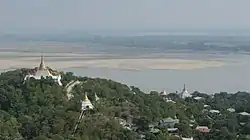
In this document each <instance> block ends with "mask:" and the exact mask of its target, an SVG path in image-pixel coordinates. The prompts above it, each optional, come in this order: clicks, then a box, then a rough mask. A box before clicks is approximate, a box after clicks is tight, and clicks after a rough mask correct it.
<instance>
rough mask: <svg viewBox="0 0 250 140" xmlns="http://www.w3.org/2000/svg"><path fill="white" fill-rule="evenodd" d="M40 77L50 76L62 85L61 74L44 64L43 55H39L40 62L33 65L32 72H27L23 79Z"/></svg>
mask: <svg viewBox="0 0 250 140" xmlns="http://www.w3.org/2000/svg"><path fill="white" fill-rule="evenodd" d="M42 77H43V78H46V77H51V78H52V79H54V80H55V82H57V83H58V84H59V85H60V86H62V83H61V75H60V74H59V73H58V72H55V71H53V70H52V69H50V68H49V67H46V66H45V63H44V58H43V56H41V62H40V65H39V67H35V68H34V69H33V70H32V72H30V73H29V74H27V75H26V76H25V78H24V81H26V80H28V79H29V78H34V79H41V78H42Z"/></svg>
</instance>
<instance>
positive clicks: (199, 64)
mask: <svg viewBox="0 0 250 140" xmlns="http://www.w3.org/2000/svg"><path fill="white" fill-rule="evenodd" d="M60 59H62V60H60ZM67 59H69V57H66V58H64V57H60V58H49V59H47V60H46V58H45V63H46V65H47V66H49V67H51V68H54V69H65V68H75V67H77V68H111V69H121V70H142V69H172V70H192V69H201V68H208V67H221V66H223V65H224V63H223V62H221V61H205V60H182V59H169V58H133V59H119V58H112V59H86V58H77V59H75V60H74V58H70V59H69V60H67ZM39 63H40V60H39V58H34V57H25V58H15V59H4V60H3V59H1V60H0V65H1V69H2V70H3V69H5V70H6V69H15V68H32V67H35V66H38V65H39Z"/></svg>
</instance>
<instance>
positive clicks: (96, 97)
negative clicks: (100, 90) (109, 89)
mask: <svg viewBox="0 0 250 140" xmlns="http://www.w3.org/2000/svg"><path fill="white" fill-rule="evenodd" d="M99 99H100V98H99V97H98V96H97V95H96V93H95V101H98V100H99Z"/></svg>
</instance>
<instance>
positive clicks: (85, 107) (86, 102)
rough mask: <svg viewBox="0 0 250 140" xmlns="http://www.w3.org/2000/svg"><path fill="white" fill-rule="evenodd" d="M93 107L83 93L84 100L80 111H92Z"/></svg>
mask: <svg viewBox="0 0 250 140" xmlns="http://www.w3.org/2000/svg"><path fill="white" fill-rule="evenodd" d="M93 108H94V106H93V105H92V103H91V102H90V100H89V98H88V96H87V93H85V95H84V99H83V101H82V110H83V111H84V110H86V109H93Z"/></svg>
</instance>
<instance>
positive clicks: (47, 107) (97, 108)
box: [0, 69, 250, 140]
mask: <svg viewBox="0 0 250 140" xmlns="http://www.w3.org/2000/svg"><path fill="white" fill-rule="evenodd" d="M28 71H29V70H28V69H18V70H14V71H8V72H5V73H1V75H0V140H64V139H65V140H138V139H146V140H178V139H181V137H186V138H189V137H193V138H195V139H200V140H245V139H248V137H249V136H250V116H249V115H241V114H239V113H242V112H245V113H247V112H250V94H249V93H246V92H238V93H235V94H229V93H225V92H221V93H216V94H214V95H213V96H209V95H207V94H204V93H199V92H194V93H192V97H188V98H186V99H181V98H180V97H179V96H178V95H177V94H176V93H170V94H168V95H167V98H168V99H171V100H172V102H166V100H164V98H163V97H162V96H161V94H160V93H158V92H157V91H152V92H150V94H145V93H144V92H142V91H141V90H140V89H139V88H136V87H133V86H132V87H129V86H127V85H125V84H121V83H118V82H115V81H112V80H107V79H100V78H89V77H77V76H74V75H73V73H71V72H67V73H64V74H63V75H62V83H63V86H59V85H58V84H57V83H55V82H54V81H53V80H52V79H50V78H49V77H48V78H47V79H41V80H35V79H30V80H28V81H26V82H24V81H23V78H24V76H25V74H26V73H27V72H28ZM76 80H78V81H81V84H79V85H76V86H74V88H73V92H72V94H73V95H74V96H73V97H72V98H71V99H68V97H67V93H66V89H65V86H66V85H67V84H68V83H70V82H71V81H76ZM156 82H157V81H156ZM85 92H87V93H88V97H89V99H90V101H91V102H92V104H93V105H94V109H93V110H87V111H86V112H85V116H84V117H83V119H82V121H81V123H80V124H79V126H78V129H77V130H76V133H75V134H74V136H73V135H72V131H73V129H74V126H75V124H76V123H77V120H78V117H79V115H80V113H81V100H83V98H84V93H85ZM95 93H96V94H97V96H98V97H99V98H100V99H99V100H98V101H96V100H95ZM194 97H200V98H201V99H199V100H197V99H195V98H194ZM228 109H234V111H228ZM211 110H219V111H220V113H217V114H215V113H211ZM168 117H171V118H178V120H179V123H177V124H175V127H176V128H178V131H177V132H176V133H175V134H171V133H170V132H168V128H166V127H163V126H160V125H157V124H159V122H160V121H161V120H163V119H164V118H168ZM121 120H123V121H124V122H125V123H126V124H127V125H125V126H124V125H123V124H121ZM192 120H195V121H192ZM150 124H154V126H155V129H157V130H159V131H157V133H154V132H152V130H151V128H150V127H149V126H150ZM190 124H192V125H190ZM196 126H207V127H208V128H210V129H211V131H210V132H209V133H206V134H204V133H201V132H198V131H197V130H196V129H195V128H196ZM175 135H178V136H179V137H177V136H175Z"/></svg>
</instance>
